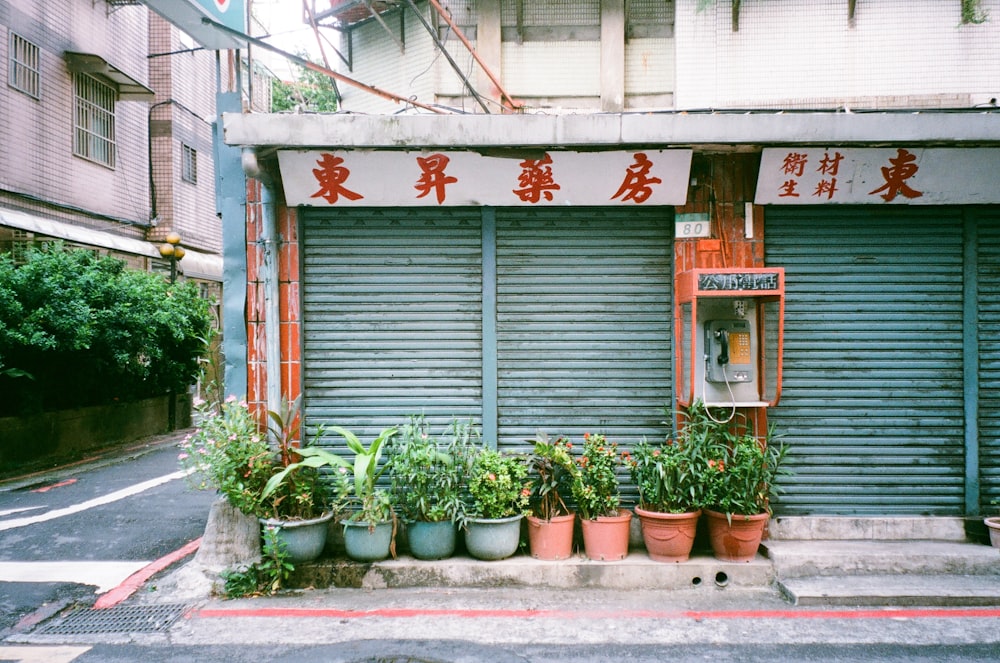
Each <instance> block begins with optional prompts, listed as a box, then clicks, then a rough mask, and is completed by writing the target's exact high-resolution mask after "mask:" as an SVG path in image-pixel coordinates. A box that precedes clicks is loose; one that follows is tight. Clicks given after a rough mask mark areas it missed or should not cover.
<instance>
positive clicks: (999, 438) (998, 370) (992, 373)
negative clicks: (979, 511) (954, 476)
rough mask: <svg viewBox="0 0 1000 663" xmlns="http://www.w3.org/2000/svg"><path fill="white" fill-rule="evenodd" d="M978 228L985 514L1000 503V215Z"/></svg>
mask: <svg viewBox="0 0 1000 663" xmlns="http://www.w3.org/2000/svg"><path fill="white" fill-rule="evenodd" d="M976 221H977V222H978V223H977V229H978V240H979V242H978V277H979V278H978V290H979V297H978V300H979V301H978V306H977V310H978V316H979V330H978V334H979V470H980V472H979V487H980V502H981V505H982V508H983V512H984V513H995V512H996V509H997V507H996V506H994V505H992V502H994V501H997V502H998V504H1000V213H998V212H996V211H994V212H993V213H992V214H989V215H988V214H983V215H982V216H979V217H978V218H977V219H976Z"/></svg>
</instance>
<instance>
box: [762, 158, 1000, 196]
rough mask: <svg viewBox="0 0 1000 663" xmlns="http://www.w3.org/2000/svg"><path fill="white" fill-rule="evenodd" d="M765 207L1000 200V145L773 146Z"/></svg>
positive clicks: (765, 169)
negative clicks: (990, 146) (944, 146)
mask: <svg viewBox="0 0 1000 663" xmlns="http://www.w3.org/2000/svg"><path fill="white" fill-rule="evenodd" d="M754 202H755V203H757V204H759V205H822V204H837V203H840V204H851V205H857V204H872V205H885V204H894V205H898V204H902V205H942V204H983V203H997V202H1000V150H996V149H987V148H982V149H957V148H947V149H946V148H920V147H886V148H844V147H828V148H811V147H810V148H801V147H788V148H768V149H765V150H764V152H763V154H762V155H761V163H760V173H759V175H758V178H757V195H756V198H755V200H754Z"/></svg>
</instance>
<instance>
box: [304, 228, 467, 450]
mask: <svg viewBox="0 0 1000 663" xmlns="http://www.w3.org/2000/svg"><path fill="white" fill-rule="evenodd" d="M480 228H481V225H480V212H479V210H478V209H467V208H449V209H447V210H441V209H405V210H401V209H378V208H369V209H355V210H350V211H342V210H336V211H334V212H329V211H328V212H312V213H308V212H307V213H305V214H304V220H303V236H304V249H303V254H304V258H303V260H304V267H303V269H304V275H303V319H304V329H303V332H304V344H305V345H304V348H305V351H304V359H305V361H304V366H303V371H304V377H305V397H306V409H305V411H306V414H307V426H308V427H309V428H310V429H313V428H314V427H315V426H316V425H317V424H319V423H324V424H327V425H330V424H337V425H341V426H345V427H347V428H349V429H351V430H353V431H354V432H356V433H357V434H358V435H360V436H361V437H362V438H363V439H367V440H369V441H370V440H371V439H372V438H374V437H375V435H377V433H378V431H379V430H381V429H382V428H384V427H386V426H391V425H395V424H400V423H403V422H405V420H406V418H407V417H408V416H409V415H411V414H426V416H427V419H428V421H430V422H431V423H432V424H433V428H434V430H440V429H441V428H442V427H443V426H444V425H446V424H447V423H448V422H449V421H451V419H452V417H458V418H460V419H468V418H469V417H474V418H475V420H476V421H477V422H478V421H479V420H480V416H481V402H482V378H481V374H482V310H481V309H482V276H481V274H482V270H481V262H482V251H481V230H480ZM331 441H332V440H331Z"/></svg>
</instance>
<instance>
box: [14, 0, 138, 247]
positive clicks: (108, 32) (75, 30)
mask: <svg viewBox="0 0 1000 663" xmlns="http://www.w3.org/2000/svg"><path fill="white" fill-rule="evenodd" d="M4 4H5V5H6V6H7V11H6V12H5V13H2V14H0V16H4V17H5V20H4V25H0V76H3V78H4V84H3V85H0V117H2V118H3V122H2V123H0V190H3V192H4V193H5V196H10V195H11V194H25V195H27V196H31V197H33V198H34V199H35V200H36V202H35V203H32V204H29V205H27V206H28V207H37V208H42V209H44V208H46V207H47V206H46V205H45V202H51V203H54V204H58V205H63V206H68V207H75V208H81V209H85V210H91V211H93V212H96V213H98V214H102V215H107V216H110V217H114V218H116V219H123V220H126V221H130V222H135V223H138V224H145V223H146V222H148V220H149V219H148V212H149V187H148V173H147V153H148V152H147V137H146V127H147V117H146V113H147V109H148V106H147V104H145V103H142V102H133V101H128V102H123V101H119V102H118V103H117V108H116V144H117V163H116V166H115V168H114V169H111V168H108V167H106V166H103V165H100V164H96V163H93V162H90V161H87V160H84V159H81V158H79V157H75V156H73V79H72V76H71V74H70V72H69V70H68V68H67V66H66V61H65V59H64V53H65V52H66V51H76V52H82V53H93V54H97V55H100V56H101V57H103V58H104V59H106V60H107V61H108V62H110V63H111V64H113V65H115V66H117V67H118V68H119V69H121V70H123V71H124V72H125V73H126V74H128V75H129V76H131V77H132V78H134V79H136V80H138V81H142V82H145V81H147V66H146V42H147V35H148V32H147V24H146V11H147V10H146V9H145V7H142V6H138V5H137V6H126V7H121V8H119V9H116V10H115V11H110V9H109V8H110V5H108V4H107V3H105V2H91V0H71V1H67V2H58V3H39V2H35V1H34V0H12V1H11V2H7V3H4ZM11 31H13V32H15V33H16V34H18V35H21V36H22V37H24V38H25V39H27V40H29V41H31V42H32V43H34V44H36V45H38V46H39V48H40V51H41V53H40V56H41V63H40V68H41V86H40V87H41V90H40V95H39V98H37V99H36V98H33V97H30V96H28V95H26V94H24V93H22V92H19V91H17V90H15V89H13V88H11V87H9V86H8V85H7V80H6V79H7V76H8V71H9V53H8V48H9V44H10V32H11ZM19 200H22V201H23V200H24V198H23V197H22V198H19ZM78 222H80V223H88V220H87V219H86V216H85V215H84V217H83V218H80V219H78ZM89 225H92V226H93V227H97V228H106V227H107V226H108V222H107V221H106V220H105V221H98V220H93V221H90V222H89ZM122 230H123V232H125V233H126V234H129V233H131V234H133V235H138V236H141V232H142V231H141V230H139V229H137V228H129V227H128V226H122Z"/></svg>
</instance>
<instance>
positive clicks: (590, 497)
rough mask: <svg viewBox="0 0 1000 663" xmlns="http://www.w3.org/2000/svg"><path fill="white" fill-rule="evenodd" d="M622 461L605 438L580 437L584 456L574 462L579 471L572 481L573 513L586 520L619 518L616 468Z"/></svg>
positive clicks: (619, 501)
mask: <svg viewBox="0 0 1000 663" xmlns="http://www.w3.org/2000/svg"><path fill="white" fill-rule="evenodd" d="M624 460H625V457H623V456H622V455H621V454H619V453H618V445H617V444H616V443H614V442H608V441H607V439H606V438H605V436H604V435H591V434H590V433H584V434H583V455H581V456H580V457H579V458H578V459H577V465H578V471H577V473H576V475H575V477H574V480H573V487H572V490H573V500H574V501H575V502H576V511H577V513H579V514H580V517H581V518H583V519H585V520H594V519H596V518H598V517H600V516H616V515H618V507H619V506H620V505H621V486H620V482H619V480H618V474H617V471H618V468H619V467H620V466H621V465H622V462H623V461H624Z"/></svg>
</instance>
